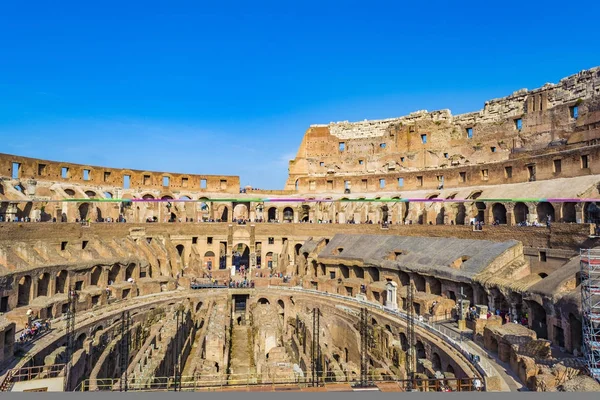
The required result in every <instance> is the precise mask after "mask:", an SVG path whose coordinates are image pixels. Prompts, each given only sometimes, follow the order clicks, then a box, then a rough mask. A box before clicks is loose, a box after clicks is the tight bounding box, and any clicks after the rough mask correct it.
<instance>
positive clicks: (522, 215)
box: [515, 202, 529, 224]
mask: <svg viewBox="0 0 600 400" xmlns="http://www.w3.org/2000/svg"><path fill="white" fill-rule="evenodd" d="M528 214H529V207H527V204H525V203H522V202H518V203H516V204H515V222H516V223H517V224H518V223H521V222H525V221H527V215H528Z"/></svg>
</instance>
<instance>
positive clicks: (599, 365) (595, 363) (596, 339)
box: [580, 249, 600, 382]
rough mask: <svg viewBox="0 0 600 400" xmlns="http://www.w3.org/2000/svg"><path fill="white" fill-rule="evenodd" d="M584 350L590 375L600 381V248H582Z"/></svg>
mask: <svg viewBox="0 0 600 400" xmlns="http://www.w3.org/2000/svg"><path fill="white" fill-rule="evenodd" d="M580 264H581V308H582V314H583V321H582V328H583V351H584V355H585V358H586V361H587V366H588V370H589V372H590V375H591V376H592V377H594V378H595V379H596V380H597V381H598V382H600V249H581V250H580Z"/></svg>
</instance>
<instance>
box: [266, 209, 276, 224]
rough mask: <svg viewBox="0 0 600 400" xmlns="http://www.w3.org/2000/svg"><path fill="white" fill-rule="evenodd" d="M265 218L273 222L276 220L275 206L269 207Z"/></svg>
mask: <svg viewBox="0 0 600 400" xmlns="http://www.w3.org/2000/svg"><path fill="white" fill-rule="evenodd" d="M267 219H268V221H269V222H273V221H275V220H277V209H276V208H275V207H270V208H269V210H268V211H267Z"/></svg>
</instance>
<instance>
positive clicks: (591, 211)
mask: <svg viewBox="0 0 600 400" xmlns="http://www.w3.org/2000/svg"><path fill="white" fill-rule="evenodd" d="M583 214H584V215H583V216H584V220H585V222H586V223H589V224H597V223H600V208H599V207H598V204H597V203H586V204H585V208H584V209H583Z"/></svg>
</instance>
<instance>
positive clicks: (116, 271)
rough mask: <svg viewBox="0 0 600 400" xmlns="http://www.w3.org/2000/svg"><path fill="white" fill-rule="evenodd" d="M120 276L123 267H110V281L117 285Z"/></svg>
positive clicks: (115, 265) (117, 265)
mask: <svg viewBox="0 0 600 400" xmlns="http://www.w3.org/2000/svg"><path fill="white" fill-rule="evenodd" d="M119 275H121V265H120V264H114V265H113V266H112V267H110V270H109V271H108V281H109V282H113V283H116V282H117V279H118V278H119Z"/></svg>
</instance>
